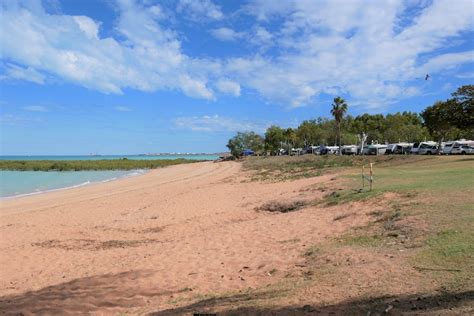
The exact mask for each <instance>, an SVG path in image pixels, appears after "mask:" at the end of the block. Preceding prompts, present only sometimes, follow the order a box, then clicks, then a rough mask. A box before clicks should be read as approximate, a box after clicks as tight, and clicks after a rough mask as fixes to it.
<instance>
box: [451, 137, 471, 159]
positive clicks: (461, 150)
mask: <svg viewBox="0 0 474 316" xmlns="http://www.w3.org/2000/svg"><path fill="white" fill-rule="evenodd" d="M472 147H474V141H472V140H465V139H461V140H458V141H455V142H454V144H453V146H452V148H451V151H450V152H449V153H450V154H451V155H459V154H470V153H471V151H472V150H471V149H470V148H472Z"/></svg>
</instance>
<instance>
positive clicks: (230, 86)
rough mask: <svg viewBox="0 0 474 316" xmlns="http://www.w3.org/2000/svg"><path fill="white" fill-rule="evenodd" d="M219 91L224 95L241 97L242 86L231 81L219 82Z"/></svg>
mask: <svg viewBox="0 0 474 316" xmlns="http://www.w3.org/2000/svg"><path fill="white" fill-rule="evenodd" d="M217 89H218V90H219V91H220V92H222V93H227V94H231V95H233V96H234V97H238V96H240V85H239V84H238V83H237V82H235V81H231V80H226V79H223V80H219V81H218V82H217Z"/></svg>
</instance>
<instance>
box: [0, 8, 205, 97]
mask: <svg viewBox="0 0 474 316" xmlns="http://www.w3.org/2000/svg"><path fill="white" fill-rule="evenodd" d="M30 4H31V2H28V1H26V2H8V3H2V5H1V10H2V20H1V22H0V27H1V28H2V32H1V35H0V46H1V47H2V59H7V60H10V61H13V62H15V63H17V64H21V65H25V66H26V67H25V68H24V69H23V70H22V69H20V68H19V67H15V66H10V68H9V69H10V71H7V72H6V74H5V75H4V76H6V77H11V78H19V77H21V76H22V77H23V78H22V79H27V78H30V79H29V80H32V81H33V80H34V81H36V82H38V83H42V82H43V81H44V77H41V76H40V73H43V72H44V73H48V74H51V75H53V76H56V77H59V78H62V79H63V80H66V81H68V82H71V83H75V84H79V85H82V86H84V87H87V88H90V89H94V90H99V91H102V92H104V93H119V94H120V93H122V91H123V89H124V88H133V89H137V90H141V91H156V90H160V89H161V90H163V89H167V90H175V89H176V90H182V91H183V92H185V93H186V94H187V95H192V96H195V97H204V98H209V99H211V98H212V93H211V92H210V90H209V89H208V88H207V87H206V86H207V80H208V79H207V77H208V72H209V70H208V69H206V68H207V67H211V68H210V69H212V62H207V61H200V60H194V59H192V58H190V57H188V56H186V55H184V54H183V53H182V52H181V45H180V42H179V41H178V39H177V37H176V34H175V32H174V31H171V30H169V29H165V28H163V27H161V26H160V24H159V23H158V21H157V19H156V14H157V11H158V9H157V6H152V7H146V6H143V5H139V4H137V3H135V2H134V1H130V0H120V1H119V2H118V5H119V7H118V10H119V17H118V21H117V31H118V32H119V33H120V34H121V36H122V37H123V39H122V40H118V39H115V38H112V37H108V38H99V35H98V30H99V29H100V23H96V22H94V21H93V20H92V19H90V18H87V17H83V16H81V17H77V16H68V15H54V14H48V13H46V12H45V11H44V10H43V9H42V7H41V6H39V5H36V6H34V8H32V7H31V5H30ZM25 45H28V49H25ZM28 74H29V76H27V75H28ZM33 75H36V76H33ZM182 78H185V79H184V80H183V79H182ZM194 89H195V90H194ZM206 90H207V91H206Z"/></svg>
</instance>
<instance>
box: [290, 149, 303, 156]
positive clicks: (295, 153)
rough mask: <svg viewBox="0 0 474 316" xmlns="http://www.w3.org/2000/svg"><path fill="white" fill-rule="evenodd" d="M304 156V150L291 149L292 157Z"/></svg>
mask: <svg viewBox="0 0 474 316" xmlns="http://www.w3.org/2000/svg"><path fill="white" fill-rule="evenodd" d="M302 154H303V148H291V156H294V155H296V156H299V155H302Z"/></svg>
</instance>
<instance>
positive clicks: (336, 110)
mask: <svg viewBox="0 0 474 316" xmlns="http://www.w3.org/2000/svg"><path fill="white" fill-rule="evenodd" d="M346 112H347V103H346V101H345V100H344V99H343V98H341V97H335V98H334V101H333V104H332V109H331V114H332V116H334V120H335V121H336V125H337V139H338V144H339V155H342V151H341V121H342V119H343V118H344V114H346Z"/></svg>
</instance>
